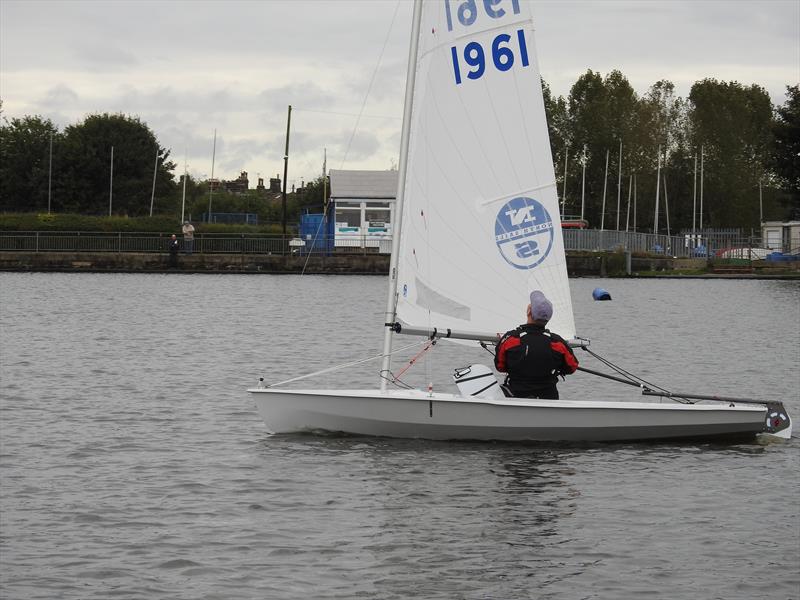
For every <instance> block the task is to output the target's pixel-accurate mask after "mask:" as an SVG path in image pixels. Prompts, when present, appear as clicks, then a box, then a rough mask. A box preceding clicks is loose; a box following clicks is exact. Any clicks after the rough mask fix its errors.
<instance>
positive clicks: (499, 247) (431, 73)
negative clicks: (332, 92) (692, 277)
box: [248, 0, 791, 441]
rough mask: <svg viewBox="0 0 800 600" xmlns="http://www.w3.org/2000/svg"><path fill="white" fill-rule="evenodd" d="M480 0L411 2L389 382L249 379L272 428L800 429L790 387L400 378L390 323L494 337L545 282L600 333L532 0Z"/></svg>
mask: <svg viewBox="0 0 800 600" xmlns="http://www.w3.org/2000/svg"><path fill="white" fill-rule="evenodd" d="M464 6H466V4H465V5H464ZM471 6H472V9H471V10H462V9H458V10H457V7H456V3H455V2H447V1H445V2H441V1H439V2H424V3H423V2H422V1H421V0H417V1H416V2H415V5H414V17H413V28H412V42H411V51H410V54H409V69H408V80H407V84H406V85H407V90H406V107H405V114H404V120H403V134H402V141H401V158H400V166H399V183H398V193H397V206H396V211H397V215H396V217H395V220H396V223H394V224H393V226H394V232H395V237H394V240H393V248H392V255H391V265H390V289H389V294H388V299H387V310H386V318H385V320H384V321H385V331H386V338H385V345H384V352H383V356H384V364H383V367H382V370H381V375H382V377H381V387H380V389H370V390H340V389H336V390H333V389H327V390H326V389H303V390H296V389H283V388H280V387H265V386H264V385H263V384H262V385H259V387H255V388H252V389H249V390H248V391H249V392H250V394H252V397H253V399H254V401H255V404H256V406H257V408H258V411H259V413H260V414H261V416H262V418H263V419H264V421H265V423H266V425H267V428H268V429H269V430H270V431H271V432H274V433H290V432H302V431H311V432H314V431H332V432H346V433H350V434H358V435H369V436H389V437H402V438H428V439H477V440H511V441H521V440H534V441H561V440H564V441H609V440H647V439H666V438H670V439H673V438H686V437H691V438H716V437H720V436H737V437H740V436H755V435H756V434H759V433H767V434H772V435H776V436H779V437H784V438H786V437H789V436H790V433H791V421H790V419H789V417H788V415H787V414H786V411H785V410H784V409H783V406H782V405H781V404H780V403H779V402H775V403H771V404H766V403H757V402H754V401H740V400H738V399H725V401H724V402H711V403H704V404H697V403H689V402H688V401H687V400H686V399H687V398H703V399H714V400H720V398H717V397H711V396H687V395H681V397H680V398H679V397H677V396H678V395H677V394H676V395H674V396H673V395H670V394H669V392H664V391H654V390H649V389H647V388H643V390H642V391H643V392H644V393H645V395H646V396H648V397H649V396H660V398H658V400H655V399H654V401H647V400H648V399H649V398H646V399H644V400H642V401H638V402H628V401H599V400H592V399H590V398H568V399H563V400H533V399H526V398H508V397H505V396H504V395H503V394H502V392H501V391H500V389H499V386H498V385H497V380H496V378H495V376H494V373H493V372H492V371H491V370H490V369H488V367H485V366H482V365H473V366H470V367H466V368H463V369H458V370H456V372H455V375H454V381H455V382H456V384H457V386H458V388H459V393H456V394H451V393H442V392H434V391H432V390H416V389H395V390H388V389H387V387H388V384H387V380H390V379H393V376H392V375H391V371H390V370H389V366H390V365H389V360H388V357H389V355H390V354H391V347H392V338H393V336H395V335H397V334H411V335H421V336H426V337H428V338H430V339H431V340H434V339H436V338H449V339H455V340H460V341H462V342H464V341H469V342H471V343H475V342H478V341H483V342H496V341H497V332H501V331H506V330H508V329H510V328H511V327H513V326H515V325H516V324H517V323H516V321H517V319H518V316H519V314H520V312H521V311H522V310H523V309H524V307H525V305H526V304H527V302H528V294H529V293H530V291H531V290H533V289H540V290H542V291H544V293H545V294H546V295H547V297H548V298H549V299H550V300H551V302H552V303H553V306H554V315H553V319H552V320H551V321H550V326H552V328H553V330H554V331H557V332H558V333H559V334H561V335H562V336H563V337H564V338H567V339H570V338H571V339H572V340H573V343H574V344H575V345H586V344H588V342H586V341H584V340H581V339H579V338H577V337H576V335H575V323H574V318H573V311H572V300H571V297H570V290H569V284H568V281H567V269H566V258H565V254H564V243H563V238H562V224H561V223H560V222H559V209H558V199H557V195H556V184H555V174H554V170H553V161H552V157H551V153H550V143H549V139H548V132H547V124H546V120H545V111H544V102H543V99H542V92H541V83H540V73H539V70H538V65H537V59H536V55H535V52H534V39H533V23H532V18H531V15H530V12H529V10H530V9H529V7H528V6H527V4H522V3H520V2H519V1H518V0H500V1H494V2H491V3H490V2H476V3H472V4H471ZM355 316H356V315H354V317H355ZM584 370H587V369H584ZM678 400H680V401H678Z"/></svg>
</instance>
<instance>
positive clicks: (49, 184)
mask: <svg viewBox="0 0 800 600" xmlns="http://www.w3.org/2000/svg"><path fill="white" fill-rule="evenodd" d="M52 189H53V132H52V131H51V132H50V166H49V167H48V169H47V214H48V215H49V214H50V199H51V195H52V194H51V191H52Z"/></svg>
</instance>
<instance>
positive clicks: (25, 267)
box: [0, 251, 706, 277]
mask: <svg viewBox="0 0 800 600" xmlns="http://www.w3.org/2000/svg"><path fill="white" fill-rule="evenodd" d="M621 256H623V257H624V255H621ZM705 266H706V261H705V259H676V258H669V257H663V258H662V257H641V258H640V257H631V272H633V273H635V272H637V271H648V272H652V271H665V272H668V271H673V270H675V269H684V270H686V269H698V270H699V269H703V268H705ZM567 270H568V272H569V275H570V276H572V277H581V276H585V277H605V276H607V275H612V276H618V275H625V273H626V265H625V264H624V261H623V263H622V264H619V256H616V255H614V254H608V253H586V252H581V253H567ZM0 271H19V272H90V273H140V272H143V273H268V274H279V273H302V272H305V273H306V274H330V275H334V274H351V275H387V274H388V273H389V255H387V254H341V255H334V256H311V257H306V256H300V255H278V254H193V255H191V256H187V255H183V254H181V255H179V257H178V265H177V267H170V266H169V256H168V255H167V254H160V253H148V252H141V253H137V252H8V251H5V252H0Z"/></svg>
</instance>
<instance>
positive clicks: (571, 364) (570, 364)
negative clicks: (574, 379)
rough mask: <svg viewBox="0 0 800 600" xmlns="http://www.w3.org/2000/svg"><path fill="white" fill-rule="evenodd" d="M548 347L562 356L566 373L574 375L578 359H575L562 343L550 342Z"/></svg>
mask: <svg viewBox="0 0 800 600" xmlns="http://www.w3.org/2000/svg"><path fill="white" fill-rule="evenodd" d="M550 347H551V348H552V349H553V350H555V351H556V352H559V353H560V354H562V355H563V356H564V362H565V363H566V365H567V372H568V373H574V372H575V371H577V370H578V359H577V358H575V355H574V354H573V353H572V351H571V350H570V349H569V348H567V347H566V346H565V345H564V343H563V342H550Z"/></svg>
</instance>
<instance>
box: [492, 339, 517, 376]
mask: <svg viewBox="0 0 800 600" xmlns="http://www.w3.org/2000/svg"><path fill="white" fill-rule="evenodd" d="M521 343H522V340H520V339H519V337H517V336H515V335H512V336H509V337H507V338H506V339H505V340H503V343H501V344H500V347H499V348H498V349H497V360H496V361H495V366H496V367H497V370H498V371H500V372H502V373H505V372H506V370H507V368H508V367H507V366H506V352H508V351H509V350H511V348H516V347H517V346H519V345H520V344H521Z"/></svg>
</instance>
